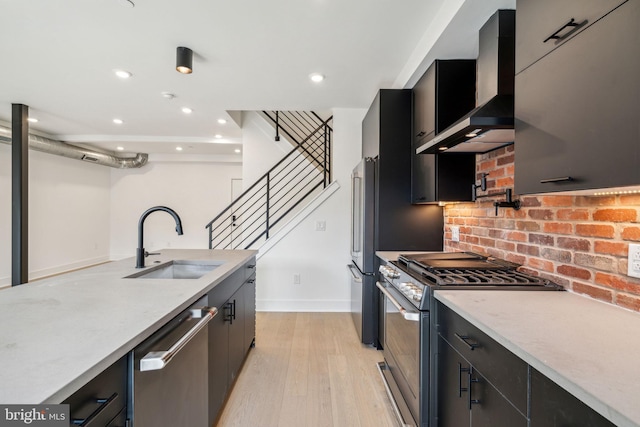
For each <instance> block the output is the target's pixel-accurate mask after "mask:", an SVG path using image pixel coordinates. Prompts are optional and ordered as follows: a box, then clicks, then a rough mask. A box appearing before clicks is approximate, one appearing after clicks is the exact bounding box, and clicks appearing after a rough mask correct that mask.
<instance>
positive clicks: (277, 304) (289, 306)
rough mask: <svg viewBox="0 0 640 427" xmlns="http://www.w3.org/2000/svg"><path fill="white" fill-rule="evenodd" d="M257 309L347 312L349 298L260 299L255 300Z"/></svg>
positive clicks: (348, 309)
mask: <svg viewBox="0 0 640 427" xmlns="http://www.w3.org/2000/svg"><path fill="white" fill-rule="evenodd" d="M256 310H257V311H273V312H339V313H344V312H349V311H351V301H349V300H260V299H258V300H257V301H256Z"/></svg>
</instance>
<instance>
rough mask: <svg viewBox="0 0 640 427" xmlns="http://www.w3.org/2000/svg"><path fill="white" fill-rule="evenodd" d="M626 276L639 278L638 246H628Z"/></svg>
mask: <svg viewBox="0 0 640 427" xmlns="http://www.w3.org/2000/svg"><path fill="white" fill-rule="evenodd" d="M627 260H628V264H629V266H628V267H627V275H628V276H631V277H638V278H640V244H635V243H630V244H629V256H628V258H627Z"/></svg>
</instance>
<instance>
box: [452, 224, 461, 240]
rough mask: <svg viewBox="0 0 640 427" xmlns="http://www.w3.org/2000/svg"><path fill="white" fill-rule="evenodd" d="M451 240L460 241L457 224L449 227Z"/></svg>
mask: <svg viewBox="0 0 640 427" xmlns="http://www.w3.org/2000/svg"><path fill="white" fill-rule="evenodd" d="M451 241H453V242H459V241H460V227H458V226H457V225H454V226H452V227H451Z"/></svg>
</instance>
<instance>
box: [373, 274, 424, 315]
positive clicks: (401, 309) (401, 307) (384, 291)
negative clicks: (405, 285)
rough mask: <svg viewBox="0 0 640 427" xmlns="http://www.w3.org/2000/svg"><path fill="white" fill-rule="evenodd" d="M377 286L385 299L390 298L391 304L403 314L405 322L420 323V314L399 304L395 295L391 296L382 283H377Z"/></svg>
mask: <svg viewBox="0 0 640 427" xmlns="http://www.w3.org/2000/svg"><path fill="white" fill-rule="evenodd" d="M376 286H377V287H378V289H380V292H382V293H383V294H384V296H385V297H387V298H389V301H391V304H393V305H394V306H395V307H396V308H397V309H398V311H399V312H400V314H402V317H404V320H411V321H412V322H419V321H420V313H419V312H416V311H408V310H407V309H406V308H404V307H403V306H402V305H401V304H400V303H399V302H398V300H397V299H396V298H395V297H394V296H393V295H391V293H390V292H389V291H388V290H387V288H385V287H384V286H383V285H382V284H380V282H376Z"/></svg>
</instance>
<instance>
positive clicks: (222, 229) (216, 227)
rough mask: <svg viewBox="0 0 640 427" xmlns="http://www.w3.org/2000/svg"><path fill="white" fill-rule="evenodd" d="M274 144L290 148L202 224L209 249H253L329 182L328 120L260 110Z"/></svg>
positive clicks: (317, 116)
mask: <svg viewBox="0 0 640 427" xmlns="http://www.w3.org/2000/svg"><path fill="white" fill-rule="evenodd" d="M262 115H263V117H264V118H265V119H266V120H267V121H270V122H271V123H272V124H273V126H274V129H275V138H276V141H278V140H279V139H280V137H284V138H285V139H286V140H287V141H289V142H290V143H291V144H292V150H291V151H289V152H288V153H287V154H286V155H285V156H284V157H283V158H282V159H281V160H280V161H279V162H278V163H276V165H274V166H273V167H272V168H271V169H270V170H269V171H268V172H267V173H265V174H264V175H263V176H262V177H260V178H259V179H258V180H257V181H256V182H255V183H253V184H252V185H251V186H250V187H249V188H248V189H247V190H245V191H244V192H243V193H242V194H241V195H240V196H238V198H237V199H235V200H234V201H232V202H231V204H230V205H229V206H227V207H226V208H225V209H223V210H222V211H221V212H220V213H219V214H218V215H217V216H216V217H215V218H214V219H212V220H211V222H209V223H208V224H207V225H206V228H207V229H208V230H209V249H256V248H258V247H259V246H260V245H262V244H263V243H264V242H266V241H267V240H268V239H269V237H270V236H271V235H273V233H275V232H276V231H277V230H278V229H280V228H281V227H282V226H284V225H285V223H286V222H287V221H286V220H287V219H288V218H290V217H292V216H293V215H294V214H295V213H297V212H298V211H299V210H300V209H302V208H303V207H304V206H305V205H306V204H307V203H308V202H309V201H310V200H311V199H312V198H313V196H314V195H316V194H318V193H319V192H321V191H322V189H324V188H326V187H327V186H328V185H329V184H330V183H331V139H332V134H333V129H332V128H331V124H332V119H333V117H332V116H331V117H329V118H327V119H323V118H322V117H320V116H319V115H318V114H316V113H314V112H306V111H263V112H262Z"/></svg>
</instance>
